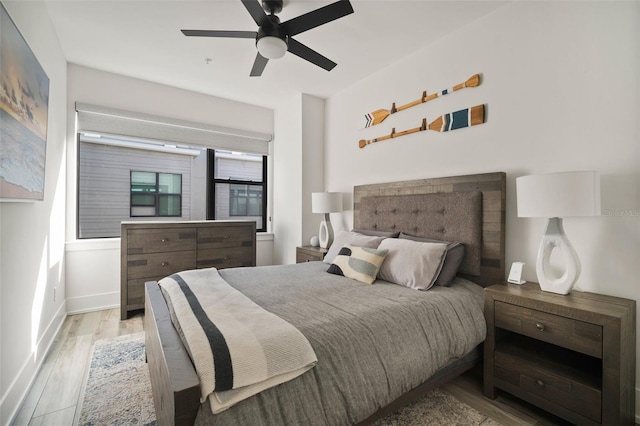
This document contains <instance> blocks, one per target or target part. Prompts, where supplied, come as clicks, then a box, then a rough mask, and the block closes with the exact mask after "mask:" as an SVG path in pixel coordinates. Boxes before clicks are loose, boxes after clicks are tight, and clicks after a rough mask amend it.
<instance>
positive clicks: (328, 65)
mask: <svg viewBox="0 0 640 426" xmlns="http://www.w3.org/2000/svg"><path fill="white" fill-rule="evenodd" d="M241 1H242V4H244V7H245V8H246V9H247V11H248V12H249V14H250V15H251V17H252V18H253V20H254V21H256V24H258V31H221V30H181V31H182V33H183V34H184V35H186V36H190V37H191V36H193V37H230V38H254V39H255V40H256V47H257V48H258V53H257V55H256V59H255V61H254V62H253V67H252V68H251V73H250V74H249V75H250V76H251V77H259V76H260V75H262V71H264V67H265V66H266V65H267V62H269V59H278V58H281V57H282V56H284V54H285V53H286V52H287V51H289V52H291V53H293V54H294V55H296V56H299V57H301V58H302V59H304V60H307V61H309V62H311V63H313V64H315V65H317V66H319V67H321V68H324V69H325V70H327V71H331V70H332V69H333V68H334V67H335V66H336V65H337V64H336V63H335V62H333V61H331V60H330V59H328V58H326V57H324V56H322V55H321V54H319V53H318V52H316V51H315V50H313V49H310V48H309V47H307V46H305V45H304V44H302V43H300V42H298V41H296V40H294V39H293V38H292V37H293V36H295V35H297V34H300V33H302V32H304V31H307V30H310V29H312V28H315V27H318V26H320V25H323V24H326V23H328V22H331V21H333V20H336V19H338V18H342V17H343V16H346V15H349V14H351V13H353V7H351V3H349V0H339V1H337V2H335V3H331V4H329V5H327V6H324V7H321V8H319V9H316V10H313V11H311V12H308V13H305V14H304V15H300V16H298V17H295V18H293V19H289V20H288V21H285V22H282V23H281V22H280V19H279V18H278V17H277V16H276V13H280V12H281V11H282V6H283V3H284V0H263V1H262V6H261V5H260V3H259V2H258V0H241ZM267 13H268V15H267Z"/></svg>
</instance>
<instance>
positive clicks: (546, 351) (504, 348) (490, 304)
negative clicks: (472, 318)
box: [484, 283, 636, 426]
mask: <svg viewBox="0 0 640 426" xmlns="http://www.w3.org/2000/svg"><path fill="white" fill-rule="evenodd" d="M485 316H486V319H487V339H486V341H485V345H484V348H485V353H484V394H485V396H487V397H489V398H495V396H496V395H495V389H496V388H500V389H502V390H505V391H507V392H509V393H511V394H513V395H515V396H517V397H519V398H521V399H524V400H525V401H528V402H530V403H532V404H534V405H537V406H539V407H541V408H543V409H545V410H547V411H549V412H552V413H554V414H555V415H557V416H559V417H562V418H564V419H566V420H568V421H570V422H571V423H574V424H579V425H599V424H604V425H616V426H617V425H633V424H634V416H635V413H634V411H635V410H634V406H635V404H634V398H635V395H634V384H635V378H636V374H635V363H636V355H635V351H636V331H635V329H636V302H635V300H630V299H622V298H619V297H612V296H605V295H602V294H595V293H588V292H578V291H573V292H571V293H570V294H569V295H566V296H563V295H559V294H554V293H547V292H543V291H542V290H540V287H539V286H538V284H536V283H526V284H523V285H521V286H520V285H514V284H498V285H493V286H490V287H487V288H486V289H485Z"/></svg>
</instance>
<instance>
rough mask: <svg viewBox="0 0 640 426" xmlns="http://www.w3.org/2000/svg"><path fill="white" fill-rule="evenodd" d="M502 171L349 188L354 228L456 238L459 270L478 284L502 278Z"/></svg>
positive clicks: (452, 239)
mask: <svg viewBox="0 0 640 426" xmlns="http://www.w3.org/2000/svg"><path fill="white" fill-rule="evenodd" d="M505 194H506V175H505V173H503V172H497V173H485V174H478V175H467V176H454V177H443V178H432V179H421V180H413V181H403V182H393V183H382V184H373V185H360V186H356V187H354V194H353V197H354V228H355V229H369V230H377V231H397V232H404V233H406V234H409V235H414V236H418V237H423V238H432V239H437V240H446V241H459V242H461V243H463V244H464V245H465V258H464V260H463V263H462V265H461V266H460V269H459V273H460V274H461V275H463V276H465V277H467V278H469V279H471V280H472V281H474V282H477V283H478V284H481V285H483V286H486V285H490V284H493V283H496V282H501V281H504V279H505V264H504V261H505V254H504V253H505V249H504V245H505V236H504V234H505Z"/></svg>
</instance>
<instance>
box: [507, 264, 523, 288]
mask: <svg viewBox="0 0 640 426" xmlns="http://www.w3.org/2000/svg"><path fill="white" fill-rule="evenodd" d="M522 269H524V263H522V262H513V263H512V264H511V270H510V271H509V278H507V282H509V283H511V284H524V283H525V282H526V281H524V280H523V279H522Z"/></svg>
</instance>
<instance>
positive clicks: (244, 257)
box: [197, 247, 255, 269]
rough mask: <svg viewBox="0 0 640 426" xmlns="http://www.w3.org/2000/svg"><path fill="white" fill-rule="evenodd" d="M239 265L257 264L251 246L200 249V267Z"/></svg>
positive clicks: (231, 266) (230, 266) (198, 265)
mask: <svg viewBox="0 0 640 426" xmlns="http://www.w3.org/2000/svg"><path fill="white" fill-rule="evenodd" d="M239 266H255V264H254V261H253V250H252V249H251V248H250V247H229V248H225V249H223V250H220V249H205V250H198V262H197V267H198V268H211V267H214V268H218V269H222V268H236V267H239Z"/></svg>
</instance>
